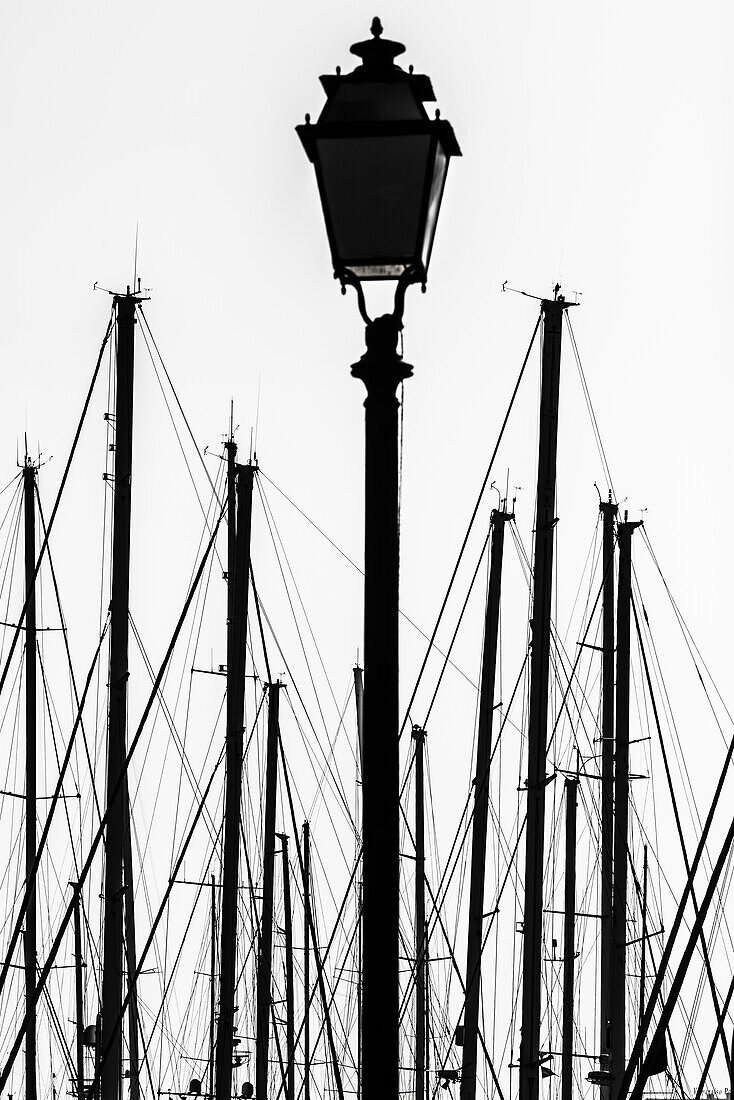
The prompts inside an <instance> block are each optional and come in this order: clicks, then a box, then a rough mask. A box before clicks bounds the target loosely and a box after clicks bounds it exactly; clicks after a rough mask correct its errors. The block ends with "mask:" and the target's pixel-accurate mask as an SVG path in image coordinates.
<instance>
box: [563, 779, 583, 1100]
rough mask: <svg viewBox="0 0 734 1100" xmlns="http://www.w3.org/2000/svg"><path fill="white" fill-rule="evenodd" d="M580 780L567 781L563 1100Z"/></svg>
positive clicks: (569, 1050)
mask: <svg viewBox="0 0 734 1100" xmlns="http://www.w3.org/2000/svg"><path fill="white" fill-rule="evenodd" d="M578 788H579V781H578V779H566V881H565V890H564V895H565V896H564V902H563V910H564V916H563V1044H562V1047H561V1049H562V1055H561V1100H571V1095H572V1091H573V986H574V980H575V971H576V966H575V964H576V935H575V932H576V807H577V802H578Z"/></svg>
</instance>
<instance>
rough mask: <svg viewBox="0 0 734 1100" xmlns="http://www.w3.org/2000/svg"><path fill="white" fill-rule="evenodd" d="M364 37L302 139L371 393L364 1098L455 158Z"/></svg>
mask: <svg viewBox="0 0 734 1100" xmlns="http://www.w3.org/2000/svg"><path fill="white" fill-rule="evenodd" d="M371 30H372V38H371V39H368V40H367V41H366V42H358V43H356V44H355V45H354V46H352V47H351V52H352V53H354V54H356V55H357V56H358V57H359V58H360V59H361V64H360V65H359V66H358V67H357V68H356V69H355V70H354V72H351V73H348V74H346V75H343V74H342V73H341V72H340V71H339V70H338V69H337V72H336V75H330V76H322V77H321V84H322V86H323V88H324V91H325V92H326V96H327V100H326V104H325V106H324V108H323V110H322V112H321V115H320V116H319V119H318V121H317V122H316V123H311V121H310V119H309V117H308V115H307V116H306V123H305V125H302V126H298V127H296V130H297V132H298V135H299V137H300V139H301V141H302V142H303V146H304V148H305V150H306V153H307V154H308V157H309V160H310V161H311V162H312V163H313V165H314V167H315V169H316V179H317V182H318V186H319V193H320V196H321V204H322V207H323V212H324V220H325V222H326V232H327V235H328V238H329V245H330V248H331V256H332V262H333V265H334V274H335V276H336V278H338V279H339V280H340V282H341V284H342V292H345V291H346V286H347V285H350V286H353V287H354V288H355V290H356V292H357V299H358V305H359V310H360V313H361V315H362V317H363V319H364V321H365V324H366V326H367V328H366V343H367V350H366V352H365V354H364V355H363V356H362V358H361V359H360V360H359V362H358V363H355V364H354V365H353V366H352V368H351V370H352V374H353V375H354V377H356V378H360V379H361V380H362V381H363V382H364V384H365V386H366V388H367V399H366V401H365V585H364V594H365V604H364V675H365V686H364V709H363V760H362V827H363V833H362V841H363V850H362V877H363V894H362V897H363V911H362V921H363V924H362V928H363V938H362V943H363V950H362V974H363V977H362V1077H361V1094H362V1095H363V1096H380V1097H384V1098H387V1100H398V1092H399V1039H398V1031H399V1024H398V1016H399V977H398V940H399V877H400V872H399V850H398V846H399V755H398V736H399V714H398V562H399V544H398V405H399V403H398V399H397V396H396V391H397V388H398V385H399V384H400V383H401V382H402V381H403V379H405V378H408V377H409V376H410V375H411V374H412V367H410V366H409V365H408V364H407V363H405V362H403V360H402V358H401V356H400V355H399V354H398V351H397V346H398V336H399V333H400V330H401V329H402V315H403V304H404V298H405V291H406V288H407V287H408V286H409V285H410V284H411V283H416V282H417V283H422V284H423V286H424V287H425V282H426V277H427V274H428V264H429V261H430V257H431V249H432V246H433V239H434V235H435V232H436V224H437V221H438V213H439V208H440V205H441V198H442V195H443V188H444V183H445V180H446V171H447V168H448V162H449V159H450V158H451V157H452V156H458V155H460V152H461V151H460V149H459V146H458V144H457V142H456V138H455V136H454V132H453V130H452V128H451V126H450V124H449V123H448V122H446V121H444V120H443V119H441V118H439V117H438V112H436V117H435V118H434V119H429V117H428V114H427V113H426V110H425V107H424V103H426V102H431V101H433V100H434V98H435V97H434V95H433V89H432V87H431V82H430V80H429V78H428V77H427V76H423V75H418V74H416V73H413V71H412V68H411V69H410V70H409V71H408V72H405V71H404V70H403V69H401V68H400V67H399V66H398V65H396V64H395V58H396V57H397V56H398V55H399V54H401V53H403V52H404V49H405V47H404V46H402V45H401V44H400V43H399V42H390V41H388V40H387V39H383V38H382V37H381V36H382V26H381V24H380V21H379V19H375V20H373V23H372V27H371ZM386 279H387V280H397V285H396V290H395V303H394V309H393V312H392V313H389V314H386V315H384V316H382V317H377V318H375V319H371V318H370V317H369V315H368V313H367V310H366V305H365V298H364V292H363V289H362V282H364V281H368V280H386Z"/></svg>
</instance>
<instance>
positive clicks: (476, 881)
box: [460, 509, 513, 1100]
mask: <svg viewBox="0 0 734 1100" xmlns="http://www.w3.org/2000/svg"><path fill="white" fill-rule="evenodd" d="M512 518H513V517H512V515H510V514H509V513H507V512H505V511H503V510H502V509H499V510H495V511H493V512H492V517H491V528H492V545H491V550H490V565H489V588H488V592H487V608H486V614H485V622H484V645H483V649H482V678H481V683H480V688H479V725H478V730H477V758H476V770H475V773H474V816H473V820H472V850H471V886H470V893H469V928H468V933H467V946H466V999H465V1007H464V1046H463V1051H462V1067H461V1093H460V1096H461V1100H474V1097H475V1096H476V1091H477V1041H478V1035H479V1002H480V994H481V966H482V926H483V919H482V918H483V913H484V879H485V864H486V859H487V820H488V817H489V763H490V759H491V756H492V719H493V716H494V684H495V676H496V669H497V638H498V634H499V617H500V594H501V590H502V557H503V553H504V545H505V523H506V522H507V520H510V519H512Z"/></svg>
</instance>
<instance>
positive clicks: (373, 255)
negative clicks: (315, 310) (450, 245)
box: [296, 19, 461, 283]
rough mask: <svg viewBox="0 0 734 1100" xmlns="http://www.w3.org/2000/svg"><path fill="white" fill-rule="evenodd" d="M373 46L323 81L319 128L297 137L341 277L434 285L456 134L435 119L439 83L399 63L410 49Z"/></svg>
mask: <svg viewBox="0 0 734 1100" xmlns="http://www.w3.org/2000/svg"><path fill="white" fill-rule="evenodd" d="M371 30H372V35H373V37H372V38H371V39H369V40H368V41H366V42H358V43H356V44H355V45H354V46H352V47H351V52H352V53H354V54H356V55H357V56H358V57H359V58H361V61H362V63H361V65H359V66H358V67H357V68H356V69H355V70H354V72H352V73H348V74H347V75H346V76H343V75H342V74H341V73H340V71H339V70H338V69H337V73H336V75H335V76H322V77H321V84H322V86H323V88H324V91H325V92H326V97H327V99H326V104H325V106H324V109H323V110H322V112H321V115H320V116H319V119H318V122H316V123H315V124H312V123H311V121H310V119H309V116H308V115H307V116H306V123H305V125H303V126H297V127H296V131H297V133H298V136H299V137H300V139H301V141H302V142H303V146H304V148H305V150H306V153H307V154H308V158H309V160H310V161H311V162H312V164H313V165H314V167H315V168H316V178H317V181H318V186H319V193H320V195H321V204H322V207H323V210H324V219H325V221H326V231H327V234H328V237H329V245H330V247H331V255H332V260H333V264H334V271H335V273H336V275H337V276H340V275H351V276H354V277H356V278H357V279H399V278H400V277H401V276H403V277H405V278H406V279H409V281H411V282H423V283H425V281H426V276H427V273H428V263H429V260H430V257H431V249H432V247H433V238H434V235H435V232H436V223H437V221H438V212H439V208H440V205H441V197H442V194H443V187H444V183H445V180H446V171H447V168H448V163H449V158H450V157H452V156H460V155H461V150H460V149H459V146H458V144H457V141H456V138H455V137H454V131H453V130H452V128H451V125H450V124H449V123H448V122H446V121H444V120H443V119H441V118H439V117H438V111H437V112H436V117H435V118H434V119H429V117H428V115H427V113H426V110H425V107H424V106H423V104H424V103H426V102H432V101H433V100H434V99H435V96H434V94H433V88H432V87H431V82H430V80H429V78H428V77H427V76H420V75H417V74H415V73H413V71H412V67H411V70H410V71H409V72H405V71H404V70H403V69H401V68H400V67H399V66H398V65H396V64H395V60H394V59H395V57H397V56H398V55H399V54H401V53H403V52H404V50H405V47H404V46H403V45H401V44H400V43H399V42H390V41H388V40H387V39H383V38H382V37H381V35H382V26H381V24H380V21H379V19H374V20H373V22H372V27H371Z"/></svg>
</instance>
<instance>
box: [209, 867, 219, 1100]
mask: <svg viewBox="0 0 734 1100" xmlns="http://www.w3.org/2000/svg"><path fill="white" fill-rule="evenodd" d="M211 884H212V885H211V890H212V896H211V903H210V907H211V916H210V920H211V926H212V934H211V942H210V947H209V965H210V966H211V980H210V984H209V1100H214V1035H215V1033H216V1026H215V1025H216V1016H217V979H216V969H217V883H216V879H215V877H214V875H212V876H211Z"/></svg>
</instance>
